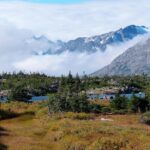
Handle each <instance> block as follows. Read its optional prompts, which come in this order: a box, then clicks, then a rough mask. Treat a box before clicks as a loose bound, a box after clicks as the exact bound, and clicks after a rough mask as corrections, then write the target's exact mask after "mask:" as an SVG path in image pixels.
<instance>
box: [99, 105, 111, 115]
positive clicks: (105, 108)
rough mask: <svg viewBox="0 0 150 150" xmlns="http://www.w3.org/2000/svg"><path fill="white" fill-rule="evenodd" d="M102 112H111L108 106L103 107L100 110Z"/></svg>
mask: <svg viewBox="0 0 150 150" xmlns="http://www.w3.org/2000/svg"><path fill="white" fill-rule="evenodd" d="M101 112H102V113H104V114H107V113H110V112H111V109H110V108H109V107H103V108H102V110H101Z"/></svg>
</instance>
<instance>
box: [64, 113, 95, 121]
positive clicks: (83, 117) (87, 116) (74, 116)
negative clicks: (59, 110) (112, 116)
mask: <svg viewBox="0 0 150 150" xmlns="http://www.w3.org/2000/svg"><path fill="white" fill-rule="evenodd" d="M64 117H65V118H69V119H77V120H89V119H94V117H95V115H94V114H87V113H72V112H68V113H66V114H65V116H64Z"/></svg>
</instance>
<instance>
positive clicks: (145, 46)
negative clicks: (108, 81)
mask: <svg viewBox="0 0 150 150" xmlns="http://www.w3.org/2000/svg"><path fill="white" fill-rule="evenodd" d="M143 73H144V74H148V75H150V38H148V39H147V40H144V41H142V42H140V43H138V44H136V45H135V46H133V47H131V48H129V49H128V50H127V51H125V52H124V53H123V54H121V55H120V56H118V57H117V58H116V59H115V60H114V61H113V62H112V63H111V64H110V65H108V66H106V67H104V68H103V69H100V70H98V71H96V72H95V73H93V74H92V75H91V76H104V75H109V76H112V75H124V76H126V75H133V74H134V75H141V74H143Z"/></svg>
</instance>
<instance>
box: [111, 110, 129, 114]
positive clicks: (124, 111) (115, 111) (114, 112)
mask: <svg viewBox="0 0 150 150" xmlns="http://www.w3.org/2000/svg"><path fill="white" fill-rule="evenodd" d="M126 113H128V111H127V110H126V109H121V110H114V111H113V114H119V115H125V114H126Z"/></svg>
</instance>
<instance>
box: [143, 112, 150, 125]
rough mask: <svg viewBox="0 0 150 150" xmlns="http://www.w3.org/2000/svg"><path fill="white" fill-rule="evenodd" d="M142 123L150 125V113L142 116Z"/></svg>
mask: <svg viewBox="0 0 150 150" xmlns="http://www.w3.org/2000/svg"><path fill="white" fill-rule="evenodd" d="M141 122H142V123H145V124H148V125H150V111H149V112H146V113H144V114H143V115H142V116H141Z"/></svg>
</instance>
